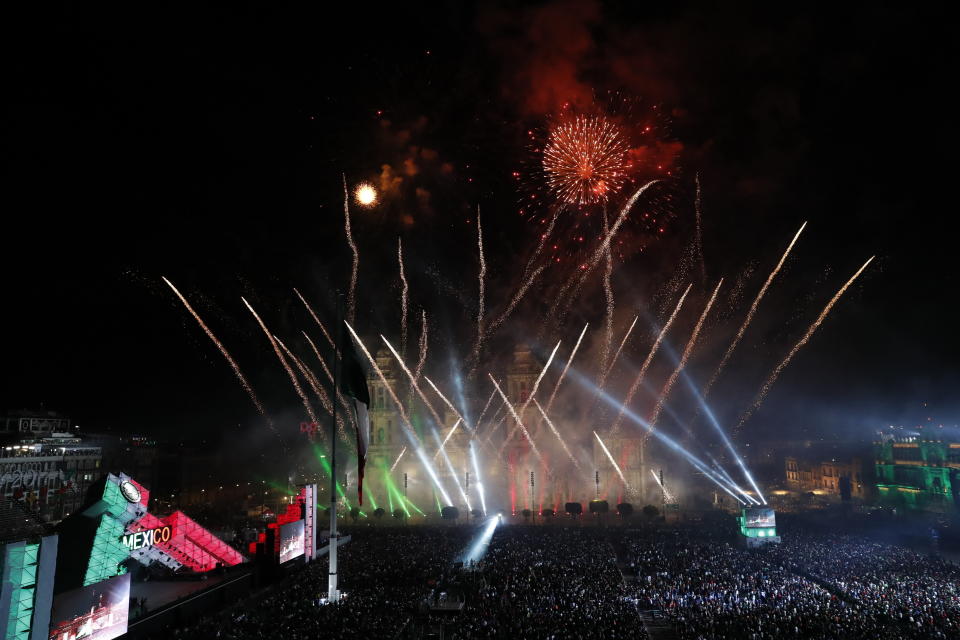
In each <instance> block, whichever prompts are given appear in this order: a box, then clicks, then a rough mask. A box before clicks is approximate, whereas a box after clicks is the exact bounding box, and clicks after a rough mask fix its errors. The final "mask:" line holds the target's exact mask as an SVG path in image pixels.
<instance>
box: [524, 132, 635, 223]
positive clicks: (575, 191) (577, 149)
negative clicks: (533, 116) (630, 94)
mask: <svg viewBox="0 0 960 640" xmlns="http://www.w3.org/2000/svg"><path fill="white" fill-rule="evenodd" d="M628 151H629V145H628V144H627V140H626V137H625V136H624V134H623V132H622V131H621V129H620V128H619V127H618V126H617V125H615V124H614V123H613V122H611V121H610V120H608V119H606V118H604V117H602V116H577V117H575V118H573V119H570V120H567V121H565V122H561V123H559V124H557V125H556V126H555V127H554V128H553V129H551V130H550V134H549V137H548V140H547V144H546V146H545V147H544V150H543V171H544V174H545V176H546V181H547V185H548V186H549V188H550V190H551V191H552V192H553V194H554V196H555V197H556V198H557V199H558V200H560V201H561V202H565V203H567V204H570V205H582V204H592V203H596V202H605V201H606V200H607V199H608V198H609V197H610V196H611V195H612V194H614V193H616V192H617V191H619V190H620V188H621V187H622V186H623V184H624V182H625V180H626V178H627V171H628V169H629V164H628V158H627V152H628Z"/></svg>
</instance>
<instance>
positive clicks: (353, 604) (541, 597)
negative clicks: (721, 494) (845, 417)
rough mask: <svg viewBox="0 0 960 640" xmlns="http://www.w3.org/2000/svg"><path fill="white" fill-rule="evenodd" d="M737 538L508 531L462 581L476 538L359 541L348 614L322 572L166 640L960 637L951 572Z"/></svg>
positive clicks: (808, 535) (350, 554)
mask: <svg viewBox="0 0 960 640" xmlns="http://www.w3.org/2000/svg"><path fill="white" fill-rule="evenodd" d="M731 525H732V523H731V522H726V523H724V524H722V525H720V524H704V523H697V524H693V525H677V526H663V527H650V526H648V527H646V528H642V529H641V528H624V527H614V528H602V527H596V528H594V527H563V526H520V525H507V526H499V527H497V528H496V530H495V531H494V534H493V537H492V538H491V539H490V541H489V546H488V548H487V551H486V554H485V555H484V556H483V557H482V558H481V559H480V560H479V561H477V562H476V563H475V564H471V563H470V562H468V563H467V566H466V567H464V568H463V569H459V568H458V567H457V566H456V562H457V560H459V559H462V557H463V553H464V550H465V549H467V548H468V547H469V546H470V541H471V539H472V538H473V537H475V536H476V535H477V534H478V528H477V527H476V526H436V527H429V526H424V527H409V528H389V529H377V528H368V529H364V528H361V529H360V530H358V531H356V532H355V533H354V538H353V540H352V541H351V542H350V543H349V544H347V545H345V546H344V547H343V548H342V549H341V552H340V553H341V558H342V564H341V568H342V574H341V587H342V590H343V591H344V592H345V594H346V596H345V598H344V599H343V600H342V602H341V603H339V604H336V605H329V604H325V603H324V602H323V598H324V596H325V595H326V590H327V563H326V562H325V561H323V560H322V559H321V560H320V561H318V562H315V563H313V564H311V565H308V566H306V567H304V568H302V569H300V570H297V571H294V572H293V573H291V574H290V575H289V576H288V577H287V578H286V579H285V580H284V581H283V582H282V583H280V584H278V585H274V586H273V587H271V588H269V589H268V590H267V591H266V592H265V593H262V594H260V595H258V596H254V597H252V598H250V599H249V600H248V601H246V602H243V603H240V604H238V605H237V606H235V607H233V608H231V609H230V610H228V611H226V612H223V613H221V614H219V615H215V616H210V617H207V618H204V619H202V620H200V621H198V622H196V623H194V624H192V625H190V626H188V627H182V628H179V629H176V630H170V631H168V632H167V633H166V634H165V635H164V637H165V638H169V637H171V636H172V637H173V638H176V639H184V640H193V639H195V638H223V639H226V640H239V639H242V638H260V637H271V636H274V637H278V638H290V639H294V640H296V639H299V638H338V639H339V638H343V639H347V638H415V637H428V635H429V634H430V633H433V634H438V631H439V629H440V628H442V629H443V637H447V638H454V639H456V640H469V639H472V638H532V639H544V640H560V639H567V638H570V639H579V638H597V637H603V638H610V639H617V638H628V637H629V638H643V637H646V634H645V631H644V618H646V619H648V620H649V619H650V617H651V616H656V617H660V618H661V619H665V620H667V621H669V623H670V624H671V625H672V626H674V627H675V629H676V631H677V633H678V634H679V637H681V638H685V639H689V640H701V639H704V640H705V639H713V638H718V639H723V638H737V639H741V638H743V639H747V640H761V639H767V638H771V639H772V638H838V639H839V638H844V639H845V640H846V639H855V638H880V639H884V638H955V637H960V568H958V567H957V566H955V565H953V564H949V563H946V562H943V561H941V560H938V559H935V558H931V557H928V556H926V555H922V554H918V553H916V552H914V551H911V550H909V549H907V548H904V547H900V546H895V545H890V544H881V543H875V542H871V541H869V540H868V539H866V538H864V537H862V536H855V537H854V536H845V535H838V534H830V533H813V532H805V531H802V530H800V531H791V532H789V534H788V535H785V536H784V539H783V542H782V544H779V545H767V546H765V547H764V548H761V549H746V548H743V547H741V546H739V545H737V544H736V533H735V528H734V527H733V526H731ZM481 528H482V527H481ZM441 594H442V595H441ZM438 598H439V599H440V600H441V601H442V600H444V599H450V600H453V601H455V602H457V603H459V602H462V603H463V606H462V608H461V607H459V606H454V607H446V608H444V607H438V606H436V605H437V602H438Z"/></svg>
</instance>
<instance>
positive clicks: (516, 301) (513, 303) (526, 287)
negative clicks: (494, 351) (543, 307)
mask: <svg viewBox="0 0 960 640" xmlns="http://www.w3.org/2000/svg"><path fill="white" fill-rule="evenodd" d="M545 268H546V267H545V266H544V265H540V266H539V267H537V268H536V269H534V270H533V272H532V273H531V274H530V277H528V278H527V280H526V282H524V283H523V284H522V285H521V286H520V288H519V289H518V290H517V292H516V293H515V294H514V296H513V299H512V300H510V303H509V304H508V305H507V308H506V309H505V310H504V311H503V313H501V314H500V315H499V316H498V317H497V319H496V320H494V321H493V322H491V323H490V327H489V328H488V330H487V334H488V335H489V334H491V333H492V332H493V331H496V330H497V329H498V328H499V327H500V325H501V324H503V323H504V321H505V320H506V319H507V318H509V317H510V314H511V313H513V310H514V309H516V307H517V305H518V304H520V301H521V300H523V297H524V296H525V295H527V291H528V290H529V289H530V286H531V285H532V284H533V283H534V281H535V280H536V279H537V278H538V277H539V276H540V274H541V273H543V270H544V269H545Z"/></svg>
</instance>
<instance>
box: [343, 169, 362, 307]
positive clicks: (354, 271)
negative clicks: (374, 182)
mask: <svg viewBox="0 0 960 640" xmlns="http://www.w3.org/2000/svg"><path fill="white" fill-rule="evenodd" d="M343 221H344V222H343V228H344V231H345V233H346V235H347V244H348V245H350V251H351V252H352V253H353V262H352V263H351V266H350V290H349V291H348V292H347V321H348V322H351V323H352V322H353V319H354V316H356V314H357V277H358V275H359V272H360V252H359V251H358V250H357V243H356V242H354V240H353V232H352V231H351V230H350V193H349V191H347V174H343Z"/></svg>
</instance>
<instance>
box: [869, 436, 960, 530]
mask: <svg viewBox="0 0 960 640" xmlns="http://www.w3.org/2000/svg"><path fill="white" fill-rule="evenodd" d="M874 446H875V449H876V474H877V492H878V496H879V498H880V501H881V503H883V504H886V505H888V506H891V507H900V508H905V509H911V510H913V509H917V510H923V511H934V512H940V513H945V512H952V511H954V510H956V509H957V507H958V506H960V443H957V442H942V441H939V440H918V439H917V438H913V437H908V438H887V439H885V440H884V441H881V442H877V443H875V445H874Z"/></svg>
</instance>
